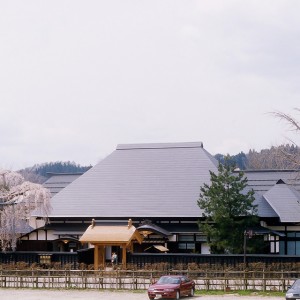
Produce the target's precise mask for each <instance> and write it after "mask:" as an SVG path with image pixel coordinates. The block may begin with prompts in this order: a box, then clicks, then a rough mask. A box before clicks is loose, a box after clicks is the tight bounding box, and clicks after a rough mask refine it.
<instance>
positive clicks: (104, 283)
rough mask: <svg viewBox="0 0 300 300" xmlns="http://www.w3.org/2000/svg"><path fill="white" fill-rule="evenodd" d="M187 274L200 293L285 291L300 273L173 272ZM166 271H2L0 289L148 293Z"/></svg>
mask: <svg viewBox="0 0 300 300" xmlns="http://www.w3.org/2000/svg"><path fill="white" fill-rule="evenodd" d="M167 273H168V274H185V275H187V276H189V277H190V278H192V279H194V280H195V282H196V290H206V291H209V290H224V291H229V290H231V291H234V290H253V291H285V290H286V289H287V286H288V285H290V284H292V282H293V281H294V280H295V278H296V277H298V273H296V272H291V271H290V272H288V273H286V272H270V271H264V270H262V271H227V272H226V271H205V272H199V271H186V270H184V271H178V270H177V271H175V270H173V271H169V272H167ZM165 274H166V272H162V271H128V270H108V271H88V270H50V269H49V270H0V288H46V289H70V288H74V289H124V290H145V289H147V288H148V287H149V285H150V284H151V282H153V280H156V279H157V278H159V277H160V276H161V275H165Z"/></svg>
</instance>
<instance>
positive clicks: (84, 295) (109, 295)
mask: <svg viewBox="0 0 300 300" xmlns="http://www.w3.org/2000/svg"><path fill="white" fill-rule="evenodd" d="M262 298H263V299H265V300H283V299H284V297H261V296H237V295H234V294H233V295H224V296H204V295H201V296H195V297H193V298H191V297H183V298H182V299H183V300H184V299H186V300H191V299H193V300H196V299H197V300H234V299H236V300H261V299H262ZM0 299H1V300H147V299H148V296H147V293H146V292H128V291H126V292H123V291H93V290H92V291H91V290H89V291H87V290H42V289H39V290H38V289H36V290H30V289H1V288H0Z"/></svg>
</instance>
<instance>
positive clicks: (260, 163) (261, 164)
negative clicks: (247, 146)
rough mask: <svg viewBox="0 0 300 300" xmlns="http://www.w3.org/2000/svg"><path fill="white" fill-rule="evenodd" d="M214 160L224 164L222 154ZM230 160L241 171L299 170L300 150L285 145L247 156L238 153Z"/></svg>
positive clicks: (250, 152)
mask: <svg viewBox="0 0 300 300" xmlns="http://www.w3.org/2000/svg"><path fill="white" fill-rule="evenodd" d="M215 158H216V159H217V160H218V161H219V162H224V155H223V154H216V155H215ZM230 159H231V160H232V161H233V162H235V163H236V166H237V168H240V169H241V170H245V169H248V170H249V169H250V170H266V169H281V170H287V169H300V148H299V147H297V146H295V145H293V144H292V145H289V144H287V145H280V146H278V147H271V148H270V149H263V150H261V151H256V150H254V149H253V150H250V151H249V152H248V153H247V154H245V153H243V152H240V153H239V154H236V155H232V156H230Z"/></svg>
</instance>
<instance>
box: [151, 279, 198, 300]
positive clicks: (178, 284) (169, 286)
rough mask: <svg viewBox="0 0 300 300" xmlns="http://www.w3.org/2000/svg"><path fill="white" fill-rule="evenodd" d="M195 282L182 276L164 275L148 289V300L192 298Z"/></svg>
mask: <svg viewBox="0 0 300 300" xmlns="http://www.w3.org/2000/svg"><path fill="white" fill-rule="evenodd" d="M194 293H195V282H194V281H193V280H190V279H189V278H187V277H186V276H183V275H166V276H162V277H160V278H159V280H158V281H157V282H155V283H154V284H152V285H150V287H149V288H148V296H149V299H150V300H152V299H155V298H156V299H160V298H167V299H176V300H178V299H179V298H180V297H181V296H191V297H192V296H194Z"/></svg>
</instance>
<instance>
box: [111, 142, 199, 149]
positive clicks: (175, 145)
mask: <svg viewBox="0 0 300 300" xmlns="http://www.w3.org/2000/svg"><path fill="white" fill-rule="evenodd" d="M170 148H203V143H202V142H174V143H141V144H118V145H117V148H116V150H133V149H170Z"/></svg>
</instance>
